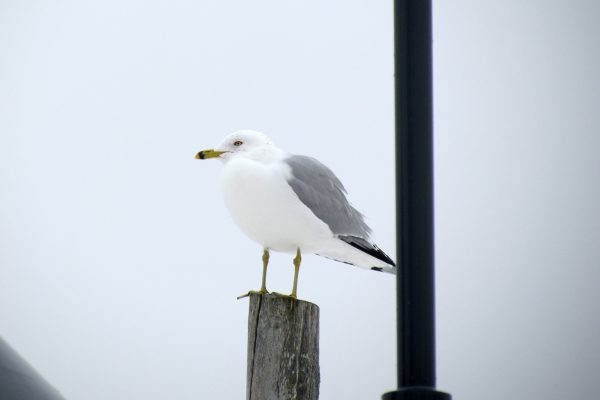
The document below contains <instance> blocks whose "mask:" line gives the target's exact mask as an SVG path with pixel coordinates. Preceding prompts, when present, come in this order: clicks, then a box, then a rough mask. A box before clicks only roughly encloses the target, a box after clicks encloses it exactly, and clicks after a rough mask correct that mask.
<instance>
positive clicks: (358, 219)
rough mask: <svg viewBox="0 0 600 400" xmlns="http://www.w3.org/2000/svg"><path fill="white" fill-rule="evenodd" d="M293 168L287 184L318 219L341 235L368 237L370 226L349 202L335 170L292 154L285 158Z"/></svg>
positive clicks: (312, 159)
mask: <svg viewBox="0 0 600 400" xmlns="http://www.w3.org/2000/svg"><path fill="white" fill-rule="evenodd" d="M283 162H284V163H286V164H287V165H289V166H290V167H291V169H292V174H291V177H290V178H289V179H288V183H289V184H290V186H291V187H292V189H294V192H295V193H296V195H298V197H299V198H300V201H302V203H304V204H305V205H306V206H307V207H308V208H309V209H310V210H311V211H312V212H313V213H314V214H315V215H316V216H317V217H318V218H319V219H321V220H322V221H323V222H325V223H326V224H327V225H329V228H330V229H331V231H332V232H333V233H334V234H335V235H338V236H344V235H352V236H357V237H360V238H368V237H369V234H370V233H371V228H369V227H368V226H367V224H366V223H365V221H364V216H363V215H362V214H361V213H360V212H359V211H358V210H356V209H355V208H354V207H352V206H351V205H350V203H349V202H348V199H347V198H346V189H345V188H344V185H342V182H340V180H339V179H338V178H337V177H336V176H335V175H334V173H333V172H332V171H331V170H330V169H329V168H327V167H326V166H325V165H323V164H322V163H321V162H319V161H318V160H317V159H314V158H312V157H307V156H296V155H292V156H290V157H288V158H286V159H284V160H283Z"/></svg>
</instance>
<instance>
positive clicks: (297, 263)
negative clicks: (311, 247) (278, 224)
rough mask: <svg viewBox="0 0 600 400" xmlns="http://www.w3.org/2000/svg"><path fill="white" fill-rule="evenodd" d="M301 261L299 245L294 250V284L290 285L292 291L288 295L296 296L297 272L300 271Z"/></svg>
mask: <svg viewBox="0 0 600 400" xmlns="http://www.w3.org/2000/svg"><path fill="white" fill-rule="evenodd" d="M301 261H302V255H301V254H300V247H298V250H296V257H294V284H293V286H292V293H290V297H293V298H294V299H295V298H297V297H298V296H297V294H298V293H297V291H298V272H300V262H301Z"/></svg>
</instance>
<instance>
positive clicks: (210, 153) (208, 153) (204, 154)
mask: <svg viewBox="0 0 600 400" xmlns="http://www.w3.org/2000/svg"><path fill="white" fill-rule="evenodd" d="M223 153H225V151H216V150H213V149H207V150H202V151H201V152H199V153H198V154H196V157H194V158H196V159H199V160H204V159H206V158H217V157H219V156H220V155H221V154H223Z"/></svg>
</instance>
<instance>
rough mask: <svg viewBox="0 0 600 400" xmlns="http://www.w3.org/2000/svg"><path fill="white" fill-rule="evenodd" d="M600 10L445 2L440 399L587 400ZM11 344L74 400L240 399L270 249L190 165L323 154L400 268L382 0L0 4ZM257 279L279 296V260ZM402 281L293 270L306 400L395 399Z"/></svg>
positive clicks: (208, 174) (344, 270) (6, 326)
mask: <svg viewBox="0 0 600 400" xmlns="http://www.w3.org/2000/svg"><path fill="white" fill-rule="evenodd" d="M599 18H600V3H598V2H596V1H593V0H590V1H583V0H579V1H572V2H561V1H516V0H515V1H496V2H476V1H435V2H434V59H435V65H434V84H435V131H436V133H435V163H436V218H437V221H436V245H437V249H436V257H437V288H438V293H437V307H438V308H437V311H438V314H437V321H438V326H437V328H438V330H437V333H438V387H439V388H440V389H442V390H445V391H448V392H450V393H452V394H453V396H454V397H455V398H457V399H458V398H460V399H466V400H475V399H481V398H486V399H488V400H500V399H502V400H503V399H506V398H512V399H530V398H544V399H549V400H554V399H556V400H558V399H564V398H570V399H591V398H598V397H600V388H599V386H598V385H597V383H596V382H595V380H596V378H597V375H598V371H599V370H600V343H599V339H598V338H599V337H600V311H599V305H600V294H598V282H600V270H599V261H598V260H599V259H600V250H599V249H600V212H599V211H600V210H599V206H598V204H600V158H599V157H598V154H597V153H598V149H600V135H599V134H600V122H599V113H600V79H599V77H598V71H600V55H599V53H600V50H599V49H600V39H599V38H600V29H599V28H598V19H599ZM0 59H1V60H2V61H1V62H0V190H1V196H0V336H2V337H3V338H4V339H5V340H7V341H8V342H9V343H10V344H11V345H12V346H13V347H14V348H15V349H16V350H17V351H18V352H19V353H20V354H21V355H22V356H23V357H24V358H26V359H27V360H28V361H29V362H30V363H31V364H33V365H34V367H35V368H36V369H37V370H38V371H39V372H40V373H41V374H42V375H43V376H44V377H46V379H47V380H48V381H49V382H50V383H51V384H52V385H53V386H54V387H56V388H57V389H58V390H60V392H61V393H62V394H63V395H64V396H65V397H66V398H67V399H86V400H106V399H115V400H128V399H149V400H158V399H178V400H188V399H189V400H191V399H202V398H223V399H239V398H243V397H244V396H245V373H246V365H245V362H246V324H247V320H246V318H247V300H240V301H237V300H236V299H235V298H236V296H237V295H239V294H241V293H243V292H245V291H247V290H248V289H256V288H258V286H259V284H260V265H261V264H260V263H261V260H260V257H261V249H260V246H258V245H257V244H255V243H253V242H251V241H250V240H249V239H247V238H246V237H245V236H244V235H243V234H242V233H241V232H240V231H239V230H238V228H237V227H236V226H235V224H234V223H233V222H232V220H231V218H230V217H229V215H228V214H227V212H226V210H225V207H224V205H223V204H222V200H221V194H220V193H219V191H218V174H219V171H220V167H221V165H220V163H218V162H208V161H206V162H200V161H198V160H194V159H193V156H194V154H195V153H196V152H197V151H198V150H200V149H203V148H207V147H212V146H214V145H216V144H218V143H219V142H220V141H221V139H222V137H223V136H225V135H226V134H228V133H230V132H232V131H234V130H237V129H241V128H252V129H256V130H260V131H263V132H265V133H266V134H267V135H269V136H270V137H271V138H272V139H273V141H274V142H275V143H276V144H277V145H278V146H279V147H281V148H284V149H286V150H288V151H290V152H292V153H297V154H307V155H311V156H315V157H317V158H319V159H320V160H322V161H323V162H324V163H325V164H327V165H328V166H329V167H331V168H332V169H333V170H334V171H335V172H336V174H337V175H338V176H339V177H340V179H341V180H342V181H343V182H344V184H345V186H346V188H347V189H348V191H349V193H350V198H351V201H352V202H353V204H354V205H355V206H356V207H357V208H358V209H359V210H361V211H362V212H363V213H364V214H366V215H367V217H368V223H369V224H370V225H371V227H372V228H373V230H374V232H375V236H374V237H375V240H376V242H377V243H378V245H379V246H380V247H381V248H382V249H384V251H386V252H387V253H388V254H390V255H394V254H395V241H394V234H395V233H394V229H395V227H394V187H393V185H394V174H393V143H394V142H393V126H394V125H393V123H394V116H393V43H392V2H391V1H385V2H383V1H372V0H369V1H367V0H364V1H346V2H323V1H302V2H300V1H256V2H248V1H192V0H188V1H186V0H171V1H141V0H140V1H131V0H128V1H115V0H106V1H102V2H100V1H41V0H40V1H20V0H0ZM271 263H272V266H273V267H272V268H271V269H270V271H269V288H270V289H272V290H277V291H283V292H286V291H289V290H290V289H291V281H292V272H293V269H292V266H291V265H292V264H291V257H290V256H289V255H286V254H273V255H272V258H271ZM394 284H395V282H394V279H393V277H392V276H389V275H386V274H379V273H374V272H371V271H363V270H359V269H356V268H352V267H349V266H347V265H344V264H341V263H335V262H333V261H329V260H326V259H322V258H318V257H317V256H307V257H305V258H304V261H303V267H302V269H301V272H300V281H299V295H300V297H301V298H303V299H306V300H309V301H312V302H315V303H317V304H318V305H319V306H320V308H321V378H322V384H321V398H322V399H342V398H344V399H346V398H347V399H377V398H379V397H380V396H381V394H382V393H383V392H385V391H387V390H390V389H393V388H394V387H395V365H396V360H395V320H394V317H395V293H394V290H395V289H394V287H395V286H394Z"/></svg>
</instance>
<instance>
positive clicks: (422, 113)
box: [383, 0, 450, 400]
mask: <svg viewBox="0 0 600 400" xmlns="http://www.w3.org/2000/svg"><path fill="white" fill-rule="evenodd" d="M394 39H395V42H394V51H395V77H396V110H395V112H396V218H397V227H396V229H397V235H396V236H397V239H396V248H397V253H398V260H397V261H398V262H397V265H398V275H397V296H398V300H397V301H398V304H397V312H398V316H397V318H398V390H396V391H393V392H389V393H385V394H384V395H383V400H399V399H402V400H413V399H415V400H416V399H419V400H429V399H432V400H433V399H435V400H438V399H439V400H449V399H450V395H449V394H447V393H443V392H438V391H436V390H435V378H436V376H435V309H434V306H435V304H434V301H435V298H434V233H433V221H434V218H433V122H432V114H433V111H432V108H433V106H432V82H431V81H432V57H431V1H430V0H395V1H394Z"/></svg>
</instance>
